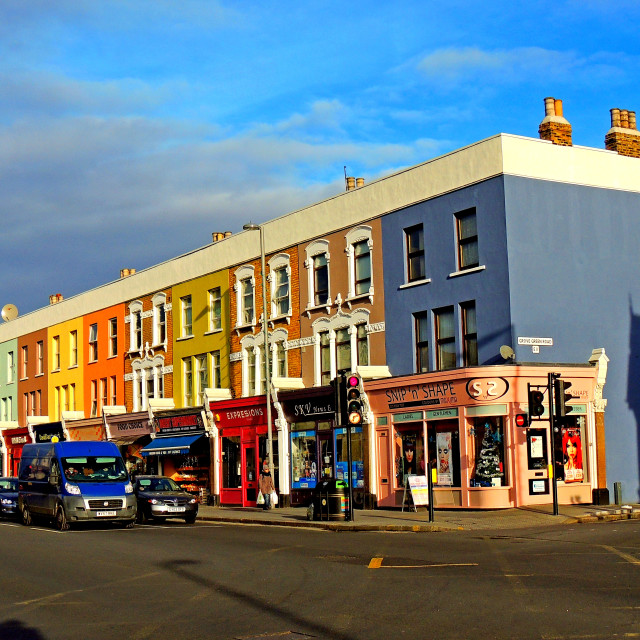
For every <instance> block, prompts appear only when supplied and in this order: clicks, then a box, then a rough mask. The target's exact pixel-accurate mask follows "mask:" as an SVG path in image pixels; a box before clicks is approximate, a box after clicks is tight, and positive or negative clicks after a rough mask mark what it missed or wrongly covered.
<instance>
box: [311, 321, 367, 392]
mask: <svg viewBox="0 0 640 640" xmlns="http://www.w3.org/2000/svg"><path fill="white" fill-rule="evenodd" d="M368 319H369V311H368V310H366V309H357V310H354V311H353V312H352V313H351V314H344V313H340V314H336V315H335V316H333V317H332V318H327V317H323V318H318V319H317V320H316V321H314V322H313V324H312V327H313V333H314V336H315V363H316V365H315V375H314V384H315V385H326V384H329V382H330V381H331V380H332V379H333V378H335V377H336V375H337V374H338V373H344V372H347V373H348V372H351V371H356V369H357V367H358V366H368V365H369V330H368V328H367V327H368Z"/></svg>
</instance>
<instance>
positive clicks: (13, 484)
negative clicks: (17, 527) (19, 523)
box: [0, 478, 20, 518]
mask: <svg viewBox="0 0 640 640" xmlns="http://www.w3.org/2000/svg"><path fill="white" fill-rule="evenodd" d="M19 514H20V512H19V511H18V478H0V515H2V516H3V517H5V518H17V517H18V515H19Z"/></svg>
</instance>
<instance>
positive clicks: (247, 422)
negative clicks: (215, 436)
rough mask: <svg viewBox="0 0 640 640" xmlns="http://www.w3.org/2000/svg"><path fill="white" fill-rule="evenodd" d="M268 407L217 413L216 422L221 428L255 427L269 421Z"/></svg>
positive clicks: (228, 410) (225, 410) (227, 410)
mask: <svg viewBox="0 0 640 640" xmlns="http://www.w3.org/2000/svg"><path fill="white" fill-rule="evenodd" d="M266 414H267V407H266V406H262V407H246V408H243V409H223V410H222V411H217V412H216V414H215V420H216V422H217V423H219V425H218V426H220V427H221V428H229V427H254V426H257V425H261V424H265V422H266V421H267V416H266Z"/></svg>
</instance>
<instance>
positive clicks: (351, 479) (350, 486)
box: [346, 421, 354, 522]
mask: <svg viewBox="0 0 640 640" xmlns="http://www.w3.org/2000/svg"><path fill="white" fill-rule="evenodd" d="M346 429H347V460H348V462H347V464H348V465H349V471H348V478H349V522H353V521H354V517H353V472H352V470H351V467H352V465H353V456H352V455H351V424H349V421H347V424H346Z"/></svg>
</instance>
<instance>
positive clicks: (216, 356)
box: [211, 351, 222, 389]
mask: <svg viewBox="0 0 640 640" xmlns="http://www.w3.org/2000/svg"><path fill="white" fill-rule="evenodd" d="M211 384H212V387H213V388H214V389H220V388H221V384H222V383H221V381H220V351H213V352H212V353H211Z"/></svg>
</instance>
